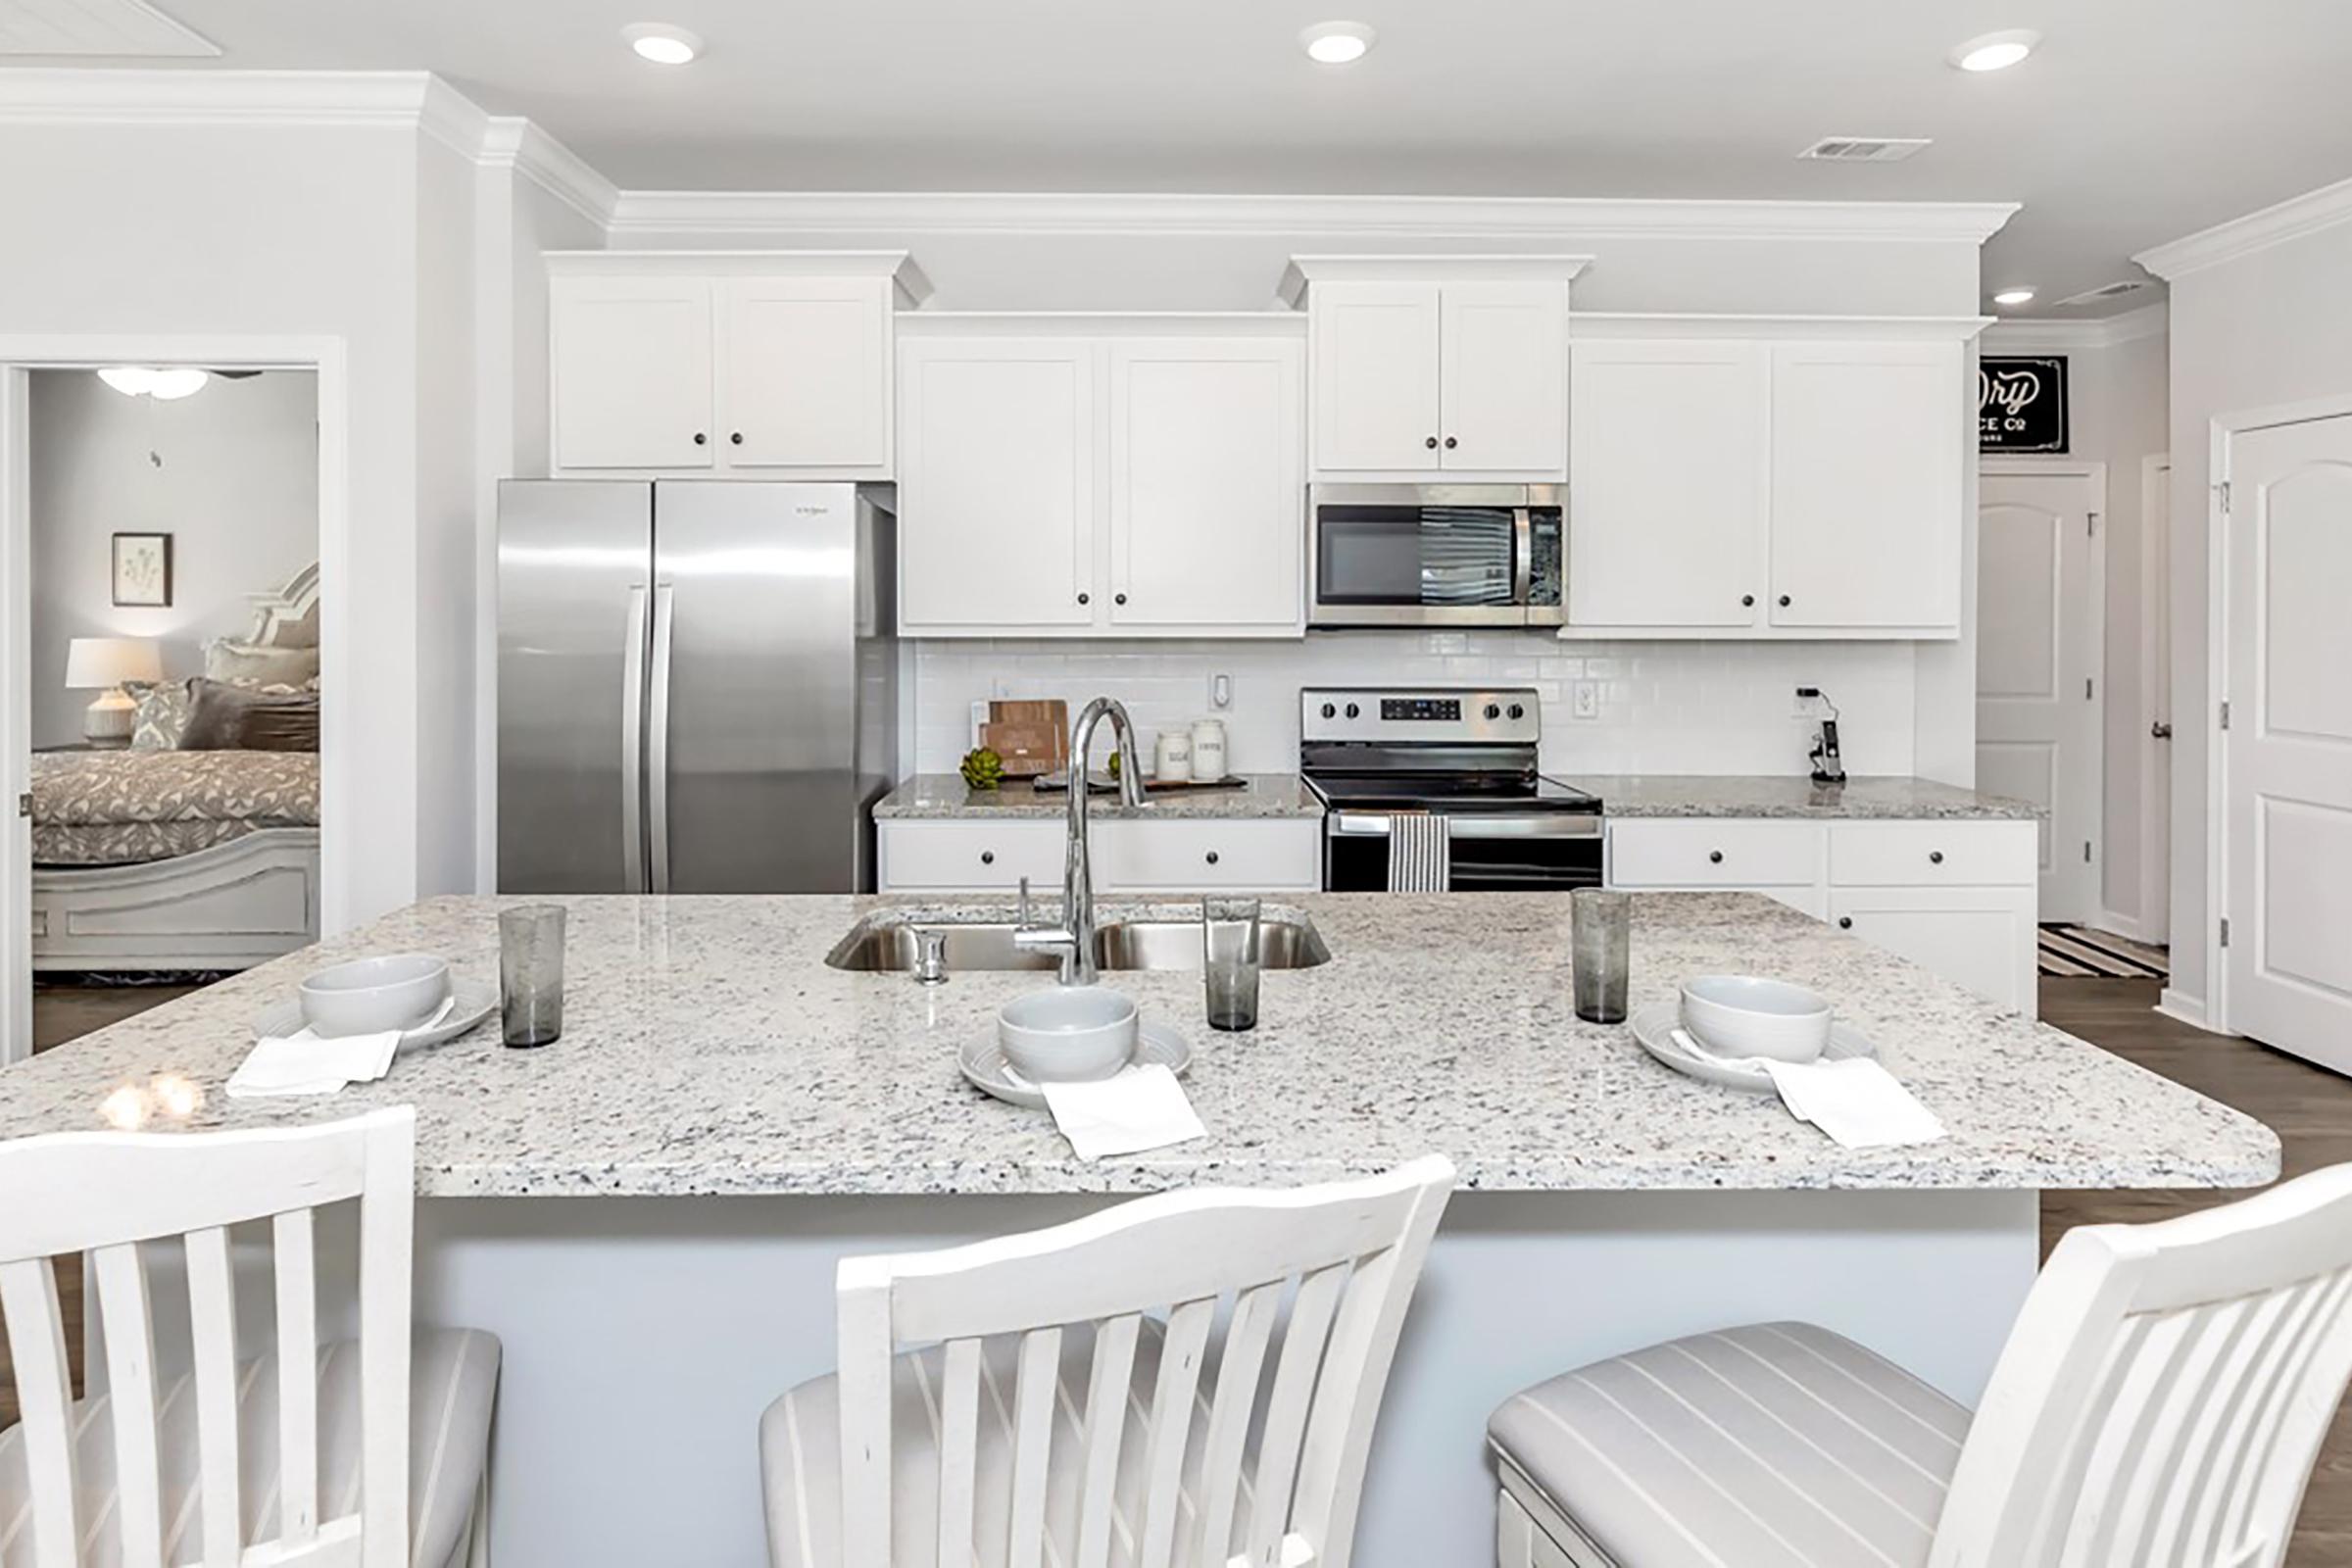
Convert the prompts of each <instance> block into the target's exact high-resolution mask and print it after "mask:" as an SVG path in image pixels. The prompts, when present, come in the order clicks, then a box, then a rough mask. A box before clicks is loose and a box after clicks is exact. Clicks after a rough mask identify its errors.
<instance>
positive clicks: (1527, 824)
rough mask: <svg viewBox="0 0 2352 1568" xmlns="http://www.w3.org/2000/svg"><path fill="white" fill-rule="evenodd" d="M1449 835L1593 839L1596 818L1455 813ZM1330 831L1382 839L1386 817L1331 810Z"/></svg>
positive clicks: (1597, 828)
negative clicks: (1457, 814) (1460, 814)
mask: <svg viewBox="0 0 2352 1568" xmlns="http://www.w3.org/2000/svg"><path fill="white" fill-rule="evenodd" d="M1451 821H1452V824H1453V825H1452V826H1451V828H1450V829H1448V832H1449V833H1450V835H1451V836H1452V837H1454V838H1457V839H1596V838H1598V837H1600V818H1599V817H1597V816H1585V815H1578V814H1574V813H1562V814H1560V815H1558V816H1456V817H1453V818H1451ZM1330 834H1331V836H1332V837H1333V838H1335V839H1385V838H1387V837H1388V836H1389V818H1388V817H1387V816H1385V815H1374V814H1372V813H1369V812H1364V811H1334V812H1333V813H1332V814H1331V826H1330Z"/></svg>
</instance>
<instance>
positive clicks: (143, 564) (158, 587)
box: [115, 533, 172, 610]
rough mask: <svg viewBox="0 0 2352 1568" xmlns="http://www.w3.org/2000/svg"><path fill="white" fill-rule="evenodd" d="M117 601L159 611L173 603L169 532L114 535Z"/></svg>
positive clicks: (123, 605)
mask: <svg viewBox="0 0 2352 1568" xmlns="http://www.w3.org/2000/svg"><path fill="white" fill-rule="evenodd" d="M115 603H116V605H118V606H120V607H135V608H137V609H141V610H150V609H154V610H160V609H164V608H167V607H169V606H170V605H171V603H172V536H171V535H170V534H168V533H119V534H117V535H115Z"/></svg>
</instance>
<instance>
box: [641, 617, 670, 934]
mask: <svg viewBox="0 0 2352 1568" xmlns="http://www.w3.org/2000/svg"><path fill="white" fill-rule="evenodd" d="M673 591H674V590H673V589H672V588H671V587H670V585H669V584H668V583H665V582H663V583H656V584H655V585H654V657H653V683H654V689H653V697H652V700H651V701H650V702H649V703H648V704H647V709H646V719H645V727H646V732H647V735H648V737H649V743H648V744H649V750H650V752H651V754H652V755H651V756H650V757H649V758H648V759H647V761H646V768H645V777H646V790H647V793H648V795H649V796H650V803H649V808H650V809H649V812H648V814H649V816H650V817H651V825H652V828H653V832H652V834H651V838H652V841H653V858H654V882H653V888H654V891H655V892H656V893H667V892H668V891H669V633H670V621H671V619H672V618H673V617H672V613H671V608H670V596H671V594H672V592H673Z"/></svg>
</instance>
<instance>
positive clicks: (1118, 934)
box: [825, 913, 1331, 974]
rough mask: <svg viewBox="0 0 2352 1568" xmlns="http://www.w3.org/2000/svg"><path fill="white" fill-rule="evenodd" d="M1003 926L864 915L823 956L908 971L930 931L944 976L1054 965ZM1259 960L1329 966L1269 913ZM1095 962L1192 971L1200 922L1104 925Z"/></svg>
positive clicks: (1309, 939) (1294, 929) (1310, 929)
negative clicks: (940, 946) (1017, 942)
mask: <svg viewBox="0 0 2352 1568" xmlns="http://www.w3.org/2000/svg"><path fill="white" fill-rule="evenodd" d="M1014 929H1015V927H1014V925H1013V923H1012V922H1011V921H1009V920H958V919H955V918H948V919H939V920H909V919H907V917H906V916H905V915H902V914H895V913H877V914H869V915H867V916H866V917H865V918H864V919H862V920H860V921H858V923H857V924H856V925H854V926H852V927H850V931H849V934H848V935H847V936H845V937H843V938H842V939H841V940H840V941H839V942H837V943H835V944H834V946H833V951H832V952H831V953H828V954H826V955H825V962H826V963H828V964H830V965H831V966H832V967H834V968H836V969H856V970H862V971H866V972H869V973H870V972H886V973H898V974H904V973H909V972H911V971H912V970H913V969H914V967H915V964H916V961H917V958H918V956H919V955H920V953H921V951H922V944H921V939H920V937H919V936H918V933H920V932H924V931H936V932H940V933H942V934H943V935H944V936H945V937H946V939H947V941H946V951H945V957H946V959H947V968H948V973H950V974H954V973H956V971H957V970H959V969H960V970H964V971H967V972H968V971H973V970H995V969H1038V970H1050V969H1054V968H1057V967H1059V965H1060V961H1061V960H1060V958H1059V957H1058V956H1056V955H1054V954H1052V953H1024V952H1022V951H1021V950H1020V949H1018V948H1016V947H1014V946H1013V942H1012V934H1013V931H1014ZM1258 961H1259V963H1260V964H1261V965H1262V966H1264V967H1265V968H1268V969H1311V968H1313V967H1314V966H1315V965H1317V964H1322V963H1329V962H1330V961H1331V949H1330V948H1328V947H1326V946H1325V945H1324V943H1323V935H1322V933H1321V932H1319V931H1317V930H1316V929H1315V927H1314V922H1312V921H1311V920H1309V919H1307V918H1306V917H1305V916H1304V915H1276V914H1271V913H1269V914H1267V915H1265V916H1263V917H1262V918H1261V919H1260V920H1259V922H1258ZM1095 962H1096V964H1097V965H1098V966H1099V967H1101V968H1103V969H1106V970H1107V969H1198V968H1200V967H1201V922H1200V921H1198V920H1150V919H1134V920H1121V919H1117V918H1113V919H1110V920H1106V921H1104V922H1103V925H1102V926H1101V927H1099V928H1098V929H1097V930H1096V932H1095Z"/></svg>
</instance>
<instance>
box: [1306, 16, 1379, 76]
mask: <svg viewBox="0 0 2352 1568" xmlns="http://www.w3.org/2000/svg"><path fill="white" fill-rule="evenodd" d="M1379 41H1380V34H1379V33H1377V32H1374V31H1373V30H1372V28H1371V27H1370V26H1368V25H1365V24H1364V23H1361V22H1318V23H1316V24H1315V25H1313V26H1311V27H1308V28H1307V29H1306V30H1305V31H1303V32H1301V33H1299V47H1300V48H1301V49H1304V50H1305V51H1306V58H1307V59H1309V60H1312V61H1313V62H1314V63H1315V64H1316V65H1318V66H1351V65H1353V64H1355V63H1356V62H1357V61H1358V60H1361V59H1363V58H1364V56H1366V55H1368V54H1370V53H1371V52H1372V46H1373V45H1374V44H1375V43H1377V42H1379Z"/></svg>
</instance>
